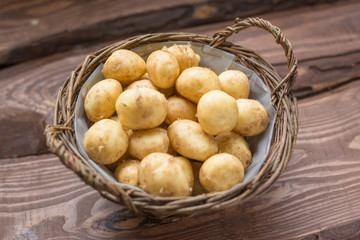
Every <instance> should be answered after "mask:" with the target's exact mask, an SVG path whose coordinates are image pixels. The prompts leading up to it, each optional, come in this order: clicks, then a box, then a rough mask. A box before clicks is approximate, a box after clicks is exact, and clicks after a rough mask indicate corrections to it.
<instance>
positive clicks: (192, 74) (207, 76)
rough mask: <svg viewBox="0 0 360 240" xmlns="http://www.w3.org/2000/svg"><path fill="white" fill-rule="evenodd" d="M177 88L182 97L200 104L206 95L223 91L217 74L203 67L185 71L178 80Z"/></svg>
mask: <svg viewBox="0 0 360 240" xmlns="http://www.w3.org/2000/svg"><path fill="white" fill-rule="evenodd" d="M175 86H176V90H177V91H178V93H180V95H181V96H183V97H185V98H187V99H189V100H190V101H192V102H194V103H198V102H199V100H200V98H201V97H202V95H204V94H205V93H207V92H210V91H211V90H220V89H221V86H220V80H219V78H218V76H217V75H216V73H214V72H213V71H212V70H210V69H208V68H203V67H191V68H188V69H186V70H184V71H183V72H182V73H181V74H180V76H179V78H178V79H177V80H176V82H175Z"/></svg>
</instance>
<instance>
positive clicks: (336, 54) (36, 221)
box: [0, 0, 360, 239]
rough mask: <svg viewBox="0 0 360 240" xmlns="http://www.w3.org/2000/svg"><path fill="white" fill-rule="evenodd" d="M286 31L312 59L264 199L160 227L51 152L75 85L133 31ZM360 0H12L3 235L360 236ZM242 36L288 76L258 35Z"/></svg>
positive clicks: (2, 24) (1, 147) (0, 214)
mask: <svg viewBox="0 0 360 240" xmlns="http://www.w3.org/2000/svg"><path fill="white" fill-rule="evenodd" d="M236 16H239V17H247V16H259V17H262V18H264V19H267V20H270V21H271V22H272V23H273V24H274V25H277V26H279V27H280V28H281V29H282V31H283V32H284V34H285V35H286V37H287V38H288V39H289V40H290V41H291V43H292V44H293V47H294V52H295V54H296V56H297V58H298V59H299V68H298V70H299V76H298V79H297V81H296V83H295V84H294V86H293V91H294V93H295V94H296V95H297V96H298V98H299V113H300V129H299V135H298V140H297V145H296V148H295V152H294V154H293V157H292V159H291V161H290V163H289V165H288V167H287V168H286V170H285V172H284V173H283V175H282V176H281V177H280V178H279V179H278V180H277V181H276V182H275V183H274V184H273V185H272V186H271V187H270V189H268V190H267V191H266V192H265V193H263V194H261V195H259V196H257V197H255V198H254V199H252V200H250V201H248V202H247V203H245V204H243V205H241V206H237V207H235V208H231V209H227V210H223V211H219V212H211V213H207V214H205V215H201V216H196V217H193V218H189V219H185V220H176V219H165V220H161V221H155V220H149V219H145V218H142V217H137V216H134V215H133V214H132V213H130V212H128V211H127V210H126V209H125V208H124V207H122V206H119V205H116V204H114V203H112V202H110V201H108V200H105V199H104V198H102V197H101V196H100V195H99V194H98V193H97V192H96V191H95V190H93V189H92V188H91V187H89V186H87V185H86V184H85V183H83V182H82V181H81V180H80V179H79V178H78V177H77V176H76V175H75V174H74V173H73V172H71V171H70V170H68V169H67V168H66V167H64V166H63V165H62V164H61V162H60V161H59V160H58V158H57V157H56V156H55V155H52V154H50V153H49V151H48V149H47V148H46V145H45V137H44V135H43V131H44V126H45V125H46V124H48V123H51V121H52V118H53V110H54V103H55V99H56V94H57V91H58V89H59V87H60V86H61V85H62V83H63V82H64V80H65V78H66V77H67V76H68V75H69V74H70V73H71V71H72V70H73V69H75V68H76V66H77V65H79V64H80V63H81V62H82V61H83V60H84V58H85V56H86V55H88V54H90V53H91V52H93V51H95V50H97V49H99V48H101V47H103V46H106V45H108V44H111V43H112V42H115V41H117V40H121V39H124V38H126V37H129V36H133V35H137V34H142V33H147V32H162V31H176V32H178V31H183V32H192V33H197V34H204V35H208V36H212V35H213V34H214V33H215V32H217V31H220V30H222V29H224V28H225V27H227V26H230V25H232V23H233V19H234V18H235V17H236ZM359 23H360V3H359V2H358V1H355V0H348V1H335V0H333V1H326V0H323V1H316V0H301V1H283V0H277V1H276V0H264V1H260V0H254V1H249V0H239V1H235V0H230V1H208V0H191V1H190V0H182V1H178V0H174V1H164V0H154V1H143V0H132V1H128V0H126V1H102V0H94V1H85V0H84V1H74V0H64V1H50V0H37V1H36V0H30V1H21V0H15V1H10V0H3V1H1V2H0V239H360V120H359V119H360V93H359V92H360V81H359V79H360V24H359ZM230 40H231V41H233V42H235V43H237V44H240V45H243V46H246V47H247V48H251V49H255V50H256V51H257V52H258V53H259V54H260V55H262V56H263V57H264V58H265V59H267V60H268V61H269V62H271V63H272V64H273V65H274V66H275V67H276V69H277V70H278V71H279V73H280V75H282V76H285V74H286V71H287V67H286V62H285V60H286V58H285V56H284V53H283V51H282V50H281V48H280V47H279V46H276V44H275V43H274V40H273V39H272V38H271V36H270V35H269V34H268V33H266V32H263V31H261V30H257V29H248V30H245V31H242V32H240V33H239V34H237V35H234V36H232V37H231V39H230Z"/></svg>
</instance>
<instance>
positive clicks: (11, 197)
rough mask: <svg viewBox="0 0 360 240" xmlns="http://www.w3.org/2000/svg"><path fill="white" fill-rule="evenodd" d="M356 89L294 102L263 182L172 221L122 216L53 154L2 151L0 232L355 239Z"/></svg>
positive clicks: (358, 190) (358, 182) (359, 167)
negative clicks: (287, 130) (295, 122)
mask: <svg viewBox="0 0 360 240" xmlns="http://www.w3.org/2000/svg"><path fill="white" fill-rule="evenodd" d="M359 92H360V82H359V81H358V82H353V83H350V84H348V85H345V86H343V87H340V88H338V89H336V90H333V91H330V92H327V93H323V94H320V95H318V96H315V97H311V98H307V99H304V100H302V101H300V103H299V111H300V116H301V118H300V126H301V127H300V131H299V136H298V141H297V145H296V149H295V152H294V155H293V158H292V160H291V162H290V164H289V166H288V167H287V168H286V170H285V172H284V174H283V175H282V176H281V177H280V178H279V179H278V180H277V181H276V182H275V183H274V184H273V185H272V186H271V187H270V189H268V191H266V192H265V193H263V194H261V195H260V196H258V197H256V198H254V199H252V200H251V201H249V202H247V203H246V204H244V205H242V206H238V207H236V208H232V209H227V210H225V211H220V212H215V213H209V214H206V215H201V216H196V217H193V218H189V219H185V220H180V221H174V222H171V221H170V220H163V221H162V222H159V221H154V220H148V219H144V218H141V217H136V216H134V215H132V214H131V213H129V212H128V211H127V210H125V209H124V208H123V207H120V206H118V205H116V204H114V203H112V202H110V201H107V200H105V199H103V198H102V197H100V195H99V194H98V193H97V192H96V191H94V190H93V189H91V187H89V186H87V185H85V184H84V183H83V182H82V181H81V180H80V179H79V178H78V177H77V176H76V175H75V174H74V173H72V172H71V171H69V170H68V169H66V168H65V167H64V166H63V165H62V164H61V163H60V161H59V160H58V159H57V158H56V157H55V156H53V155H40V156H31V157H24V158H17V159H2V160H1V165H0V183H1V184H0V189H1V190H0V192H1V198H0V222H1V226H2V227H0V228H1V231H0V239H13V238H14V237H15V238H17V239H31V237H32V238H33V239H36V237H38V239H159V240H160V239H294V238H297V239H351V238H352V239H356V237H358V236H359V235H360V228H359V227H358V226H359V224H360V211H359V209H360V200H359V199H360V198H359V195H360V175H359V171H360V162H359V154H360V128H359V127H358V126H359V124H360V121H359V120H358V119H360V108H359V107H358V103H359V100H360V93H359ZM356 100H357V101H356ZM314 103H316V104H314ZM331 106H336V109H338V112H334V111H332V110H331V109H332V108H331ZM315 113H316V114H315Z"/></svg>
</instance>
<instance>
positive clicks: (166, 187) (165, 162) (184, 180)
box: [139, 153, 193, 197]
mask: <svg viewBox="0 0 360 240" xmlns="http://www.w3.org/2000/svg"><path fill="white" fill-rule="evenodd" d="M187 171H189V169H188V168H186V167H184V166H183V164H181V163H180V161H179V159H176V158H175V157H174V156H171V155H169V154H166V153H151V154H149V155H147V156H146V157H145V158H144V159H143V160H142V161H141V162H140V165H139V182H140V187H141V188H142V189H144V190H145V191H146V192H147V193H150V194H154V195H157V196H164V197H181V196H184V197H185V196H190V195H191V191H192V188H193V186H192V185H191V183H189V175H190V173H188V172H187Z"/></svg>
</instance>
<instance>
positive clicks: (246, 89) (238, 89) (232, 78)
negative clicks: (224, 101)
mask: <svg viewBox="0 0 360 240" xmlns="http://www.w3.org/2000/svg"><path fill="white" fill-rule="evenodd" d="M219 79H220V85H221V90H223V91H224V92H226V93H227V94H229V95H230V96H232V97H233V98H235V99H239V98H248V97H249V94H250V84H249V79H248V78H247V76H246V75H245V74H244V73H243V72H241V71H238V70H227V71H224V72H222V73H221V74H220V75H219Z"/></svg>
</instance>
